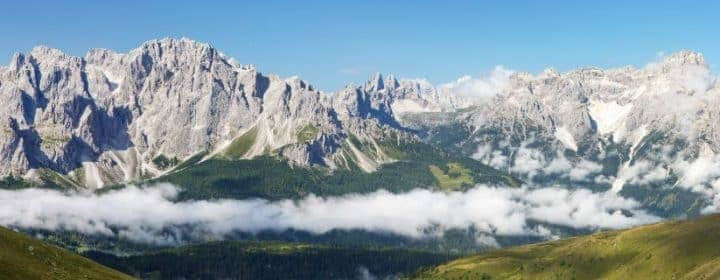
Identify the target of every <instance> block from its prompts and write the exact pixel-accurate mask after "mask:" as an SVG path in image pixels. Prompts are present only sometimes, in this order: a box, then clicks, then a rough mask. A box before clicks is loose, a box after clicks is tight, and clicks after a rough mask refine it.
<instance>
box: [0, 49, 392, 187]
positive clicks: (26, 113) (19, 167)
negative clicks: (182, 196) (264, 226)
mask: <svg viewBox="0 0 720 280" xmlns="http://www.w3.org/2000/svg"><path fill="white" fill-rule="evenodd" d="M0 96H2V97H3V98H4V102H3V106H0V118H2V120H3V122H2V123H1V125H2V127H1V128H2V129H0V143H1V144H0V157H1V159H2V162H3V164H1V165H0V175H3V176H7V175H25V176H30V177H32V176H33V174H36V173H37V171H39V170H44V169H49V170H53V171H55V172H59V173H63V174H69V175H74V176H76V177H77V178H79V179H80V180H78V181H81V182H83V183H85V184H87V185H88V186H91V187H102V186H103V185H105V184H107V183H109V182H123V181H131V180H135V179H138V178H141V177H152V176H156V175H159V174H161V173H162V171H161V170H159V167H158V166H156V165H155V164H153V159H154V158H156V157H158V156H160V155H162V156H164V157H167V158H178V159H184V158H188V157H190V156H192V155H195V154H197V153H200V152H203V151H207V152H210V153H211V154H213V155H219V154H220V155H221V154H222V153H223V149H224V148H225V147H227V146H228V145H230V144H231V142H232V141H233V140H234V139H236V138H238V137H240V136H242V135H244V134H245V133H248V132H250V131H253V134H254V135H256V136H255V137H254V139H252V145H251V146H250V147H249V150H248V151H247V152H246V153H244V154H243V155H242V156H243V157H245V158H250V157H253V156H257V155H260V154H263V153H266V152H267V151H277V152H278V153H279V154H281V155H283V156H285V157H287V158H288V159H289V160H290V161H291V162H293V163H295V164H299V165H310V164H317V165H325V166H331V167H332V166H335V163H334V162H333V161H334V160H333V159H332V158H333V156H332V155H333V154H334V153H335V152H336V151H337V150H338V149H339V148H340V147H341V145H342V142H343V141H344V139H345V137H346V136H347V135H346V133H345V132H344V131H343V128H344V127H345V126H352V125H345V124H344V122H356V123H361V121H351V119H355V118H358V117H365V116H366V115H364V114H362V113H361V114H358V113H357V112H352V113H350V112H349V111H348V110H344V111H342V112H343V113H341V114H338V111H336V108H337V107H336V106H333V105H334V104H336V105H337V106H340V107H342V106H344V105H340V104H342V102H333V100H331V98H330V97H329V96H327V95H325V94H323V93H321V92H319V91H317V90H315V89H313V87H312V86H310V85H309V84H307V83H306V82H304V81H302V80H299V79H297V78H290V79H287V80H283V79H280V78H279V77H277V76H273V75H270V76H265V75H262V74H261V73H259V72H258V71H257V70H256V69H255V68H254V67H252V66H242V65H239V64H238V63H236V62H235V61H233V60H232V59H229V58H227V57H226V56H224V55H223V54H222V53H220V52H218V51H217V50H215V49H214V48H212V47H211V46H209V45H207V44H201V43H197V42H195V41H192V40H188V39H180V40H177V39H163V40H154V41H149V42H146V43H144V44H143V45H142V46H140V47H139V48H137V49H135V50H132V51H130V52H129V53H127V54H119V53H115V52H113V51H110V50H103V49H97V50H92V51H90V52H88V54H87V55H86V57H85V58H80V57H72V56H68V55H65V54H63V53H62V52H60V51H58V50H54V49H50V48H47V47H37V48H35V49H33V50H32V51H31V52H30V53H29V54H27V55H23V54H16V55H15V56H14V57H13V59H12V62H11V63H10V65H9V66H8V67H5V68H2V70H0ZM350 99H352V98H349V99H348V100H347V101H348V102H350V103H349V104H347V105H349V106H352V102H365V100H364V99H363V100H360V99H353V100H350ZM362 106H364V104H363V105H362ZM362 106H361V107H353V108H352V109H350V110H351V111H352V110H362V109H363V108H364V107H362ZM371 122H373V120H371ZM377 125H378V126H382V125H379V124H377ZM301 132H302V133H304V134H303V136H302V138H303V139H299V136H298V135H299V133H301ZM301 140H302V141H301Z"/></svg>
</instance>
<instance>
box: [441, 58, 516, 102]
mask: <svg viewBox="0 0 720 280" xmlns="http://www.w3.org/2000/svg"><path fill="white" fill-rule="evenodd" d="M513 73H515V71H513V70H509V69H506V68H505V67H503V66H502V65H498V66H495V68H494V69H493V70H492V71H491V72H490V73H489V74H487V75H485V76H481V77H477V78H473V77H471V76H469V75H466V76H462V77H460V78H459V79H457V80H455V81H454V82H450V83H447V84H442V85H440V86H439V87H438V89H439V90H440V91H441V92H443V93H446V94H452V95H455V96H458V97H462V98H467V99H469V100H471V101H476V102H477V101H480V102H483V101H489V100H491V99H492V98H493V97H495V96H496V95H498V94H499V93H501V91H502V90H503V89H504V87H505V86H506V85H507V83H508V81H509V80H510V76H511V75H512V74H513Z"/></svg>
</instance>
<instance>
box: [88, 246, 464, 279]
mask: <svg viewBox="0 0 720 280" xmlns="http://www.w3.org/2000/svg"><path fill="white" fill-rule="evenodd" d="M86 255H87V256H88V257H90V258H92V259H94V260H96V261H98V262H100V263H104V264H106V265H108V266H110V267H114V268H116V269H118V270H121V271H124V272H126V273H128V274H132V275H136V276H138V277H141V278H144V279H358V278H362V277H363V275H365V276H368V275H373V276H378V277H385V276H391V275H397V274H399V273H409V272H412V271H415V270H416V269H417V268H418V267H421V266H427V265H436V264H439V263H442V262H445V261H447V260H449V259H451V258H452V257H451V256H449V255H446V254H436V253H429V252H423V251H415V250H405V249H372V248H359V247H331V246H321V245H309V244H300V243H284V242H230V241H227V242H214V243H206V244H200V245H192V246H185V247H180V248H173V249H167V250H163V251H160V252H155V253H149V254H146V255H139V256H130V257H117V256H114V255H108V254H103V253H99V252H87V253H86Z"/></svg>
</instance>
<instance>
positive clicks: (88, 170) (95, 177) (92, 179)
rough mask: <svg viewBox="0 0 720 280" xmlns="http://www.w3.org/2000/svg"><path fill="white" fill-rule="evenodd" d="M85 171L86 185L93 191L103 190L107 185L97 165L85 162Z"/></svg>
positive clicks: (83, 164)
mask: <svg viewBox="0 0 720 280" xmlns="http://www.w3.org/2000/svg"><path fill="white" fill-rule="evenodd" d="M82 166H83V170H85V185H86V186H88V187H90V188H93V189H102V187H104V186H105V183H104V182H103V180H102V177H101V176H100V171H99V170H98V168H97V165H96V164H95V163H93V162H83V163H82Z"/></svg>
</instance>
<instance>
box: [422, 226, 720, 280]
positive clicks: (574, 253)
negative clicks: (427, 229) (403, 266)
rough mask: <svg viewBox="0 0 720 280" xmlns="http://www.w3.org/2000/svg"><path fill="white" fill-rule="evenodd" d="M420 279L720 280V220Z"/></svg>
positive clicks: (609, 237) (484, 258)
mask: <svg viewBox="0 0 720 280" xmlns="http://www.w3.org/2000/svg"><path fill="white" fill-rule="evenodd" d="M414 278H418V279H720V215H711V216H707V217H702V218H698V219H692V220H686V221H675V222H666V223H660V224H654V225H648V226H642V227H637V228H633V229H629V230H623V231H612V232H603V233H598V234H593V235H589V236H584V237H577V238H569V239H566V240H560V241H556V242H549V243H541V244H534V245H528V246H522V247H516V248H510V249H503V250H496V251H490V252H487V253H482V254H479V255H475V256H470V257H465V258H461V259H458V260H455V261H452V262H450V263H447V264H444V265H441V266H438V267H435V268H430V269H424V270H423V271H420V272H418V273H417V274H416V275H415V276H414Z"/></svg>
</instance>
